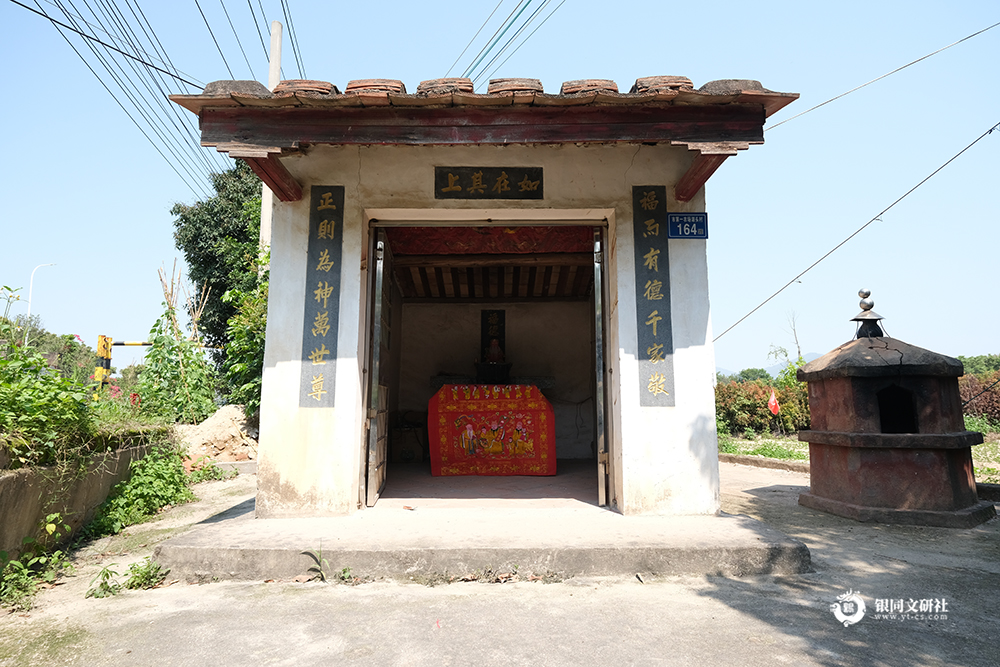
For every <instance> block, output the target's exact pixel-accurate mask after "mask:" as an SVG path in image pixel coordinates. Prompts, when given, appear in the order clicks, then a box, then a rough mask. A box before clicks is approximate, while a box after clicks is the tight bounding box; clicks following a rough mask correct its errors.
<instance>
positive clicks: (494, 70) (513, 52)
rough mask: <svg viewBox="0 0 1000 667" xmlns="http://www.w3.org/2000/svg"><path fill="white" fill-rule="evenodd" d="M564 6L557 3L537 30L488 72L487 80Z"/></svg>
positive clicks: (564, 2) (564, 0) (564, 1)
mask: <svg viewBox="0 0 1000 667" xmlns="http://www.w3.org/2000/svg"><path fill="white" fill-rule="evenodd" d="M565 4H566V0H562V2H560V3H559V4H558V5H557V6H556V8H555V9H553V10H552V11H551V12H549V15H548V16H546V17H545V19H544V20H542V22H541V23H539V24H538V27H537V28H535V29H534V30H532V31H531V33H530V34H529V35H528V36H527V37H525V38H524V39H523V40H521V43H520V44H518V45H517V48H515V49H514V50H513V51H511V52H510V55H509V56H507V57H506V58H504V59H503V62H501V63H500V64H499V65H497V66H496V67H495V68H494V69H493V71H492V72H490V75H489V76H488V77H487V80H489V79H492V78H493V75H494V74H496V73H497V70H499V69H500V68H501V67H503V66H504V65H506V64H507V61H508V60H510V59H511V58H513V57H514V54H515V53H517V52H518V51H520V50H521V47H522V46H524V43H525V42H527V41H528V40H529V39H531V37H532V36H533V35H534V34H535V33H536V32H538V31H539V30H540V29H541V27H542V26H543V25H545V23H546V22H547V21H548V20H549V19H550V18H552V15H553V14H555V13H556V12H558V11H559V8H560V7H562V6H563V5H565Z"/></svg>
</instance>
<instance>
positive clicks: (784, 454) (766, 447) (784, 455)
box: [745, 440, 809, 461]
mask: <svg viewBox="0 0 1000 667" xmlns="http://www.w3.org/2000/svg"><path fill="white" fill-rule="evenodd" d="M745 453H746V454H749V455H750V456H763V457H765V458H769V459H795V460H799V461H804V460H806V459H808V458H809V455H808V454H806V453H805V452H803V451H800V450H797V449H791V448H789V447H785V446H784V445H781V444H779V443H777V442H773V441H769V440H765V441H764V442H763V443H761V444H760V445H758V446H757V447H754V448H753V449H751V450H750V451H748V452H745Z"/></svg>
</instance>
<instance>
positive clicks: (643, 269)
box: [632, 185, 675, 407]
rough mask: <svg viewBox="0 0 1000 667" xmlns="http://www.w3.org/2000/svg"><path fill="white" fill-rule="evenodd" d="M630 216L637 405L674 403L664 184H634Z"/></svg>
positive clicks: (654, 405)
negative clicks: (631, 228)
mask: <svg viewBox="0 0 1000 667" xmlns="http://www.w3.org/2000/svg"><path fill="white" fill-rule="evenodd" d="M632 221H633V239H634V241H633V242H634V244H635V245H634V247H635V290H636V295H635V314H636V331H637V332H638V334H637V338H638V341H637V342H638V345H637V348H636V349H637V355H636V356H637V357H638V360H639V397H640V398H639V405H641V406H643V407H672V406H674V405H675V403H674V354H673V353H674V342H673V331H672V329H671V317H670V264H669V261H670V260H669V252H668V250H667V188H666V186H663V185H636V186H633V187H632Z"/></svg>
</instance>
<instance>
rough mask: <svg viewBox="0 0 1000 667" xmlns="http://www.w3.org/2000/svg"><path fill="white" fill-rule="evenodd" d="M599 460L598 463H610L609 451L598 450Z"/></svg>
mask: <svg viewBox="0 0 1000 667" xmlns="http://www.w3.org/2000/svg"><path fill="white" fill-rule="evenodd" d="M597 462H598V463H603V464H604V465H608V453H607V452H598V453H597Z"/></svg>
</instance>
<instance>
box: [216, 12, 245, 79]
mask: <svg viewBox="0 0 1000 667" xmlns="http://www.w3.org/2000/svg"><path fill="white" fill-rule="evenodd" d="M219 4H220V5H222V12H223V13H224V14H225V15H226V20H227V21H229V27H230V28H232V30H233V37H235V38H236V44H237V46H239V47H240V53H242V54H243V60H245V61H246V63H247V69H248V70H249V71H250V78H251V79H252V78H253V67H252V66H251V65H250V59H249V58H247V52H246V51H244V50H243V42H241V41H240V35H239V33H237V32H236V26H234V25H233V20H232V19H231V18H229V10H228V9H226V3H225V2H223V1H222V0H219Z"/></svg>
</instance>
